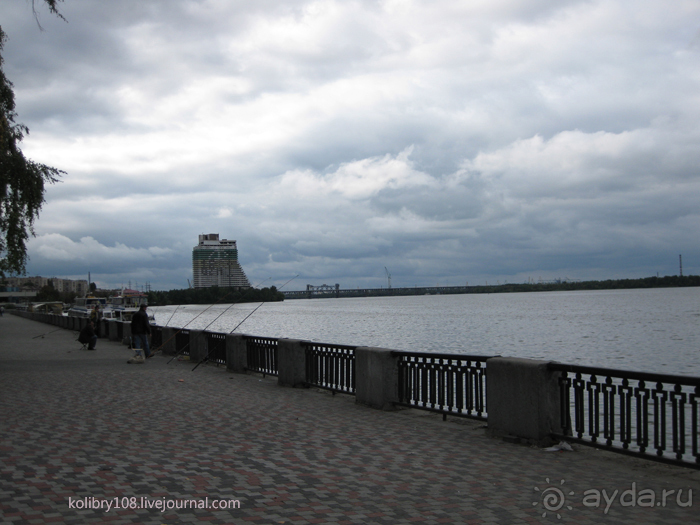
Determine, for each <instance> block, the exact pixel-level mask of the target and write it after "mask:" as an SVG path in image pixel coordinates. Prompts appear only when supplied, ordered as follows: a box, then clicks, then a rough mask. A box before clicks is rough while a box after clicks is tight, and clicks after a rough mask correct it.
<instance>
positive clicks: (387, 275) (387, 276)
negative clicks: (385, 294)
mask: <svg viewBox="0 0 700 525" xmlns="http://www.w3.org/2000/svg"><path fill="white" fill-rule="evenodd" d="M384 271H385V272H386V278H387V280H388V281H389V290H391V274H390V273H389V270H387V268H386V266H385V267H384Z"/></svg>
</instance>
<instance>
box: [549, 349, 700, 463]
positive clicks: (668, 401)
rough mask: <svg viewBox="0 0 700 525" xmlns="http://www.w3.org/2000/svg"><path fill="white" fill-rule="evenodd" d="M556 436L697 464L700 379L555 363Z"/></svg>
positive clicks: (668, 460) (699, 444) (672, 461)
mask: <svg viewBox="0 0 700 525" xmlns="http://www.w3.org/2000/svg"><path fill="white" fill-rule="evenodd" d="M550 366H551V369H552V370H555V371H560V372H562V374H561V377H560V378H559V391H560V407H561V417H560V427H561V431H560V432H558V433H555V437H558V438H562V439H568V440H572V441H576V442H579V443H583V444H586V445H592V446H595V447H598V448H605V449H610V450H613V451H617V452H623V453H627V454H632V455H636V456H642V457H645V458H648V459H656V460H659V461H663V462H668V463H676V464H682V465H685V466H694V467H695V468H700V454H699V453H698V449H699V446H700V443H699V439H700V437H699V432H698V417H699V410H698V400H700V378H698V377H685V376H674V375H662V374H650V373H644V372H630V371H625V370H613V369H607V368H594V367H586V366H576V365H564V364H559V363H555V364H552V365H550Z"/></svg>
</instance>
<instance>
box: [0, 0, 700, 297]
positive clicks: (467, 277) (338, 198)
mask: <svg viewBox="0 0 700 525" xmlns="http://www.w3.org/2000/svg"><path fill="white" fill-rule="evenodd" d="M37 10H38V13H39V22H40V23H41V26H42V27H43V31H41V30H40V29H39V27H38V26H37V22H36V20H35V19H34V17H33V15H32V5H31V1H30V0H14V1H12V2H8V1H3V2H2V3H0V25H1V26H2V28H3V30H4V31H5V32H6V33H7V36H8V38H9V40H8V42H7V43H6V44H5V52H4V59H5V64H4V68H5V73H6V74H7V76H8V78H9V79H10V80H11V81H12V82H13V83H14V87H15V95H16V99H17V112H18V115H19V121H20V122H22V123H24V124H26V125H27V126H28V127H29V129H30V135H29V137H28V138H27V139H25V141H24V142H23V143H22V144H23V151H24V153H25V155H27V156H28V157H29V158H31V159H33V160H35V161H38V162H42V163H45V164H49V165H51V166H54V167H56V168H59V169H62V170H65V171H66V172H67V173H66V175H65V176H64V177H63V181H62V182H61V183H60V184H56V185H54V186H50V187H49V188H48V191H47V195H46V197H47V202H46V204H45V205H44V208H43V211H42V213H41V216H40V218H39V220H38V221H37V223H36V234H37V235H36V238H34V239H32V240H31V242H30V243H29V254H30V261H29V264H28V268H27V269H28V273H29V275H42V276H45V277H52V276H57V277H66V278H81V279H85V278H87V274H88V272H91V275H92V279H93V280H94V281H96V282H97V283H98V285H100V286H101V287H117V286H121V285H127V284H128V283H129V282H131V284H132V286H137V285H138V286H139V287H141V286H142V285H144V284H146V283H149V284H150V286H151V288H152V289H154V290H159V289H171V288H185V287H187V279H188V278H189V279H192V248H193V247H194V246H195V245H196V244H197V240H198V235H199V234H201V233H219V234H220V236H221V237H222V238H227V239H236V240H237V241H238V251H239V261H240V263H241V265H242V266H243V269H244V270H245V272H246V274H247V275H248V277H249V279H250V281H251V283H252V284H258V283H259V282H261V281H263V280H265V279H269V280H268V281H265V283H264V284H263V286H269V285H270V284H276V285H278V286H280V285H281V284H282V283H284V282H285V281H287V280H288V279H289V278H291V277H292V276H294V275H296V274H299V275H300V276H299V277H298V278H297V279H296V280H295V281H293V282H292V283H290V284H289V285H288V287H287V288H285V289H287V290H294V289H302V288H305V286H306V284H314V285H320V284H324V283H325V284H335V283H339V284H340V285H341V287H342V288H355V287H358V286H371V287H380V286H386V285H387V282H388V281H387V276H386V271H385V267H386V268H388V271H389V272H390V273H391V278H392V285H393V286H394V287H399V286H416V285H417V286H424V285H436V284H440V285H452V286H456V285H462V284H466V283H467V282H468V283H469V284H470V285H474V284H484V283H485V282H486V281H488V282H489V284H491V283H496V282H501V283H502V282H504V281H507V282H525V281H527V280H528V279H533V280H535V281H537V280H539V279H540V278H542V279H554V278H570V279H582V280H586V279H609V278H627V277H629V278H636V277H647V276H651V275H656V274H657V272H658V274H659V275H660V276H663V275H675V274H678V271H679V267H678V263H679V260H678V256H679V254H682V255H683V270H684V274H698V273H700V248H699V242H698V241H700V176H699V170H700V3H699V2H697V1H696V0H692V1H685V0H674V2H672V3H671V4H669V3H668V2H667V1H663V0H634V1H632V0H628V1H622V0H605V1H590V0H586V1H578V0H483V1H482V0H444V1H443V0H386V1H362V0H356V1H352V0H342V1H341V0H338V1H326V0H320V1H313V2H312V1H303V0H299V1H284V0H269V1H268V0H255V1H252V0H249V1H241V0H238V1H234V0H229V1H226V0H208V1H204V0H203V1H196V0H189V1H187V0H167V1H166V0H161V1H157V0H149V1H148V2H144V1H143V0H111V1H109V2H105V1H103V2H95V1H94V0H66V2H65V3H63V4H61V13H62V14H63V15H64V17H65V18H66V19H67V23H66V22H64V21H62V20H60V19H58V18H56V17H55V16H52V15H50V14H49V12H48V9H47V8H46V7H45V6H44V5H43V2H41V1H39V0H37Z"/></svg>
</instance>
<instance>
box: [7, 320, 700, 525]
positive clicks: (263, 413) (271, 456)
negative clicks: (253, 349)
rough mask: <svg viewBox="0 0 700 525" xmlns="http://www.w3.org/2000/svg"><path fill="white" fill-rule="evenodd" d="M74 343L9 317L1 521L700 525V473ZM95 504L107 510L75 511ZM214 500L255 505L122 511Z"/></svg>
mask: <svg viewBox="0 0 700 525" xmlns="http://www.w3.org/2000/svg"><path fill="white" fill-rule="evenodd" d="M54 330H55V331H54ZM52 331H53V332H52ZM48 332H52V333H48ZM44 333H46V335H45V336H44V337H43V338H41V337H38V338H35V337H36V336H38V335H40V334H44ZM76 336H77V334H76V333H75V332H70V331H67V330H62V329H58V330H56V327H54V326H51V325H45V324H41V323H38V322H34V321H28V320H25V319H22V318H18V317H15V316H12V315H8V314H7V313H6V314H5V316H4V317H2V318H0V521H1V522H2V523H32V524H33V523H36V524H41V523H51V522H54V523H69V524H70V523H96V522H102V521H110V522H112V523H115V524H121V523H155V524H159V523H193V522H208V523H212V524H223V523H235V524H241V523H260V524H279V523H286V524H307V523H383V524H396V523H508V524H510V523H582V524H600V523H636V524H645V523H654V524H677V523H692V522H694V523H698V522H700V472H698V471H695V470H691V469H684V468H680V467H671V466H666V465H661V464H658V463H654V462H650V461H642V460H637V459H633V458H628V457H624V456H621V455H616V454H610V453H606V452H599V451H597V450H593V449H590V448H586V447H578V446H577V447H575V451H574V452H544V451H542V450H539V449H536V448H531V447H527V446H523V445H515V444H510V443H506V442H504V441H501V440H498V439H493V438H489V437H487V436H486V435H485V430H484V428H483V424H482V423H476V422H472V421H463V420H458V419H456V418H449V419H448V421H446V422H443V421H442V419H441V416H439V415H434V414H428V413H423V412H419V411H415V410H401V411H397V412H382V411H378V410H373V409H370V408H366V407H363V406H359V405H356V404H355V403H354V398H353V397H351V396H346V395H337V396H332V395H330V394H329V393H327V392H324V391H318V390H315V389H309V390H303V389H289V388H282V387H279V386H277V382H276V379H275V378H272V377H266V378H262V377H261V376H258V375H243V374H232V373H229V372H226V371H225V370H224V369H222V368H216V367H214V366H200V367H199V368H198V369H197V370H196V371H194V372H192V371H191V369H192V366H193V364H192V363H189V362H178V361H173V362H171V363H170V364H167V361H168V359H169V358H167V357H163V356H156V357H154V358H153V359H150V360H148V361H147V362H146V364H144V365H127V364H126V360H127V358H128V357H129V356H130V351H129V350H127V349H126V347H124V346H122V345H120V344H117V343H111V342H108V341H105V340H102V339H100V340H99V341H98V345H97V351H95V352H88V351H82V350H81V349H80V346H81V345H80V344H79V343H77V342H76V341H75V339H76ZM562 480H563V482H562ZM555 489H556V490H555ZM632 489H633V490H634V492H635V494H634V498H632V495H633V494H632V492H631V491H632ZM680 489H682V491H683V492H682V495H681V500H680V503H681V504H683V505H685V504H686V503H687V502H688V491H689V489H692V491H693V501H692V506H691V507H682V506H679V504H678V501H677V494H678V491H679V490H680ZM557 490H559V491H561V494H564V495H565V496H566V503H565V505H564V506H562V507H561V508H558V511H555V510H554V509H555V508H556V507H558V504H557V502H556V501H555V499H546V498H547V497H548V496H549V497H550V498H556V496H557V495H558V493H557V492H556V491H557ZM592 490H597V491H599V492H598V494H600V501H599V505H598V506H597V507H596V506H595V503H596V501H595V494H596V493H595V492H589V493H588V499H587V500H586V499H584V492H586V491H592ZM603 490H605V494H603ZM643 490H644V491H645V492H642V491H643ZM664 490H666V491H668V492H666V500H665V501H663V499H662V498H663V491H664ZM615 491H617V492H615ZM624 491H628V492H627V494H626V495H625V496H623V499H622V500H620V496H621V495H622V493H623V492H624ZM670 491H675V492H673V493H670ZM613 495H614V498H611V496H613ZM652 496H653V497H654V498H655V500H654V501H653V502H652V501H651V499H650V498H651V497H652ZM605 497H607V498H608V499H609V500H610V503H607V502H606V501H605V499H604V498H605ZM85 498H91V499H89V500H88V501H90V502H91V503H92V504H98V505H104V506H105V508H103V509H89V508H88V509H81V508H76V507H79V506H81V505H82V504H84V502H85ZM131 498H133V499H131ZM205 498H208V501H209V502H210V503H211V502H212V500H220V499H226V500H229V499H235V500H238V501H239V502H240V508H236V509H230V510H216V509H211V508H210V509H172V510H166V511H165V512H160V511H159V509H158V508H139V509H123V508H120V509H116V510H115V509H114V508H111V509H110V510H109V511H108V510H107V509H106V505H107V503H108V502H109V503H112V505H114V502H115V500H116V501H118V502H120V504H123V503H129V502H135V503H136V504H137V505H141V504H142V502H143V503H144V504H150V505H156V504H157V505H163V504H165V505H168V504H170V505H174V504H175V503H176V502H177V503H178V504H179V505H181V504H182V502H183V500H197V501H206V500H205ZM76 502H77V505H76ZM624 503H628V504H629V503H634V504H633V505H629V506H623V504H624ZM650 503H653V504H654V506H653V507H648V506H646V507H645V506H640V505H644V504H646V505H648V504H650ZM657 504H658V505H657ZM569 507H570V508H569ZM606 507H607V513H606ZM545 513H546V516H543V514H545ZM557 514H559V515H560V516H561V518H560V519H559V518H558V517H557Z"/></svg>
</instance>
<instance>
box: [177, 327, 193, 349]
mask: <svg viewBox="0 0 700 525" xmlns="http://www.w3.org/2000/svg"><path fill="white" fill-rule="evenodd" d="M175 354H176V355H190V331H189V330H179V331H178V332H176V333H175Z"/></svg>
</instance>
